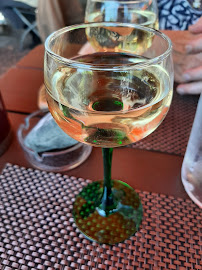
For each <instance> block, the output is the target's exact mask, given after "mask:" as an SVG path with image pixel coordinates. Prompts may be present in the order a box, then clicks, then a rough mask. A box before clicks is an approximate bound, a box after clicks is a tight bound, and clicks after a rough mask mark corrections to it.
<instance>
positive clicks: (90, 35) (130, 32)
mask: <svg viewBox="0 0 202 270" xmlns="http://www.w3.org/2000/svg"><path fill="white" fill-rule="evenodd" d="M86 36H87V39H88V42H89V43H90V44H91V46H92V48H93V49H94V50H95V51H98V52H126V53H127V52H133V53H134V54H136V55H140V54H142V53H144V52H146V51H147V49H149V48H150V47H151V45H152V42H153V38H154V35H153V33H152V32H149V31H146V30H142V29H141V30H140V29H138V28H136V29H133V28H128V27H116V26H115V27H104V26H103V27H89V28H86Z"/></svg>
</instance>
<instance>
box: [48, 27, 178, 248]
mask: <svg viewBox="0 0 202 270" xmlns="http://www.w3.org/2000/svg"><path fill="white" fill-rule="evenodd" d="M106 30H107V31H106ZM142 37H145V41H146V40H147V41H148V42H147V43H146V42H145V44H148V45H147V46H146V45H145V46H144V50H143V48H142V45H139V44H141V43H140V42H138V41H139V40H142ZM87 40H88V41H89V44H90V46H91V47H92V48H91V50H90V51H91V52H87V51H86V52H84V51H83V50H81V48H82V46H83V45H84V44H86V42H87ZM139 47H141V48H139ZM171 47H172V46H171V42H170V40H169V39H168V38H167V37H166V36H165V35H163V34H161V33H160V32H158V31H156V30H154V29H151V28H146V27H143V26H140V25H135V24H125V23H108V22H102V23H88V24H82V25H74V26H69V27H66V28H64V29H61V30H58V31H56V32H55V33H53V34H51V35H50V36H49V37H48V38H47V40H46V43H45V58H44V59H45V64H44V74H45V85H46V90H47V101H48V106H49V110H50V112H51V113H52V115H53V117H54V119H55V121H56V122H57V124H58V125H59V126H60V127H61V128H62V129H63V130H64V131H65V132H66V133H67V134H69V135H70V136H71V137H73V138H74V139H76V140H77V141H80V142H83V143H86V144H89V145H92V146H95V147H101V148H102V154H103V162H104V179H103V181H97V182H93V183H91V184H89V185H87V186H86V187H85V188H84V189H83V190H81V192H80V193H79V194H78V196H77V197H76V198H75V202H74V205H73V215H74V220H75V223H76V225H77V227H78V228H79V229H80V231H81V232H82V233H83V234H84V235H85V236H86V237H87V238H88V239H91V240H94V241H97V242H99V243H106V244H115V243H118V242H122V241H124V240H125V239H127V238H129V237H130V236H131V235H133V234H134V233H135V232H136V230H138V228H139V225H140V223H141V219H142V213H143V209H142V204H141V201H140V199H139V196H138V194H137V193H136V192H135V191H134V189H133V188H131V187H130V186H129V185H128V184H127V183H124V182H122V181H120V180H112V179H111V162H112V152H113V148H114V147H119V146H124V145H128V144H131V143H134V142H136V141H139V140H141V139H142V138H144V137H146V136H147V135H149V134H150V133H151V132H153V131H154V130H155V129H156V128H157V127H158V126H159V124H160V123H161V122H162V121H163V119H164V118H165V116H166V114H167V112H168V109H169V107H170V103H171V99H172V92H173V65H172V57H171V50H172V49H171ZM120 154H121V152H120ZM89 169H90V168H89ZM134 177H135V172H134Z"/></svg>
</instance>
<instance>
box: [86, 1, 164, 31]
mask: <svg viewBox="0 0 202 270" xmlns="http://www.w3.org/2000/svg"><path fill="white" fill-rule="evenodd" d="M85 22H124V23H136V24H141V25H144V26H147V27H151V28H155V29H158V27H159V26H158V8H157V3H156V0H126V1H124V0H88V1H87V5H86V12H85Z"/></svg>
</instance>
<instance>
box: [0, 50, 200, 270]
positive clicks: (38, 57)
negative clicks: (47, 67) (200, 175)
mask: <svg viewBox="0 0 202 270" xmlns="http://www.w3.org/2000/svg"><path fill="white" fill-rule="evenodd" d="M43 53H44V47H43V45H39V46H38V47H36V48H35V49H34V50H32V51H31V52H30V53H29V54H28V55H27V56H25V57H24V58H23V59H22V60H21V61H19V63H17V65H16V66H15V67H13V68H11V69H10V70H9V71H8V72H7V73H6V74H5V75H4V76H3V77H2V78H1V79H0V89H1V92H2V96H3V99H4V102H5V106H6V109H7V111H8V116H9V119H10V121H11V125H12V129H13V141H12V143H11V145H10V147H9V149H8V150H7V151H6V152H5V153H4V154H3V155H2V156H1V157H0V170H2V169H3V168H4V166H5V165H6V163H12V164H17V165H19V166H23V167H25V168H32V165H31V164H29V162H28V161H27V160H26V158H25V156H24V153H23V151H22V149H21V147H20V145H19V143H18V140H17V137H16V132H17V129H18V127H19V125H20V124H21V123H22V122H23V121H24V118H25V116H27V114H29V113H31V112H33V111H35V110H37V109H38V108H37V95H38V89H39V87H40V85H41V84H42V83H43ZM182 161H183V156H181V155H176V154H168V153H162V152H158V151H148V150H141V149H133V148H128V147H122V148H117V149H115V150H114V155H113V162H112V177H113V178H114V179H121V180H123V181H125V182H127V183H128V184H129V185H131V186H132V187H133V188H135V189H138V190H140V191H144V192H146V193H144V192H143V193H144V194H147V195H145V196H148V197H147V198H146V202H147V203H148V205H147V203H146V205H145V207H146V208H148V207H149V208H148V211H149V212H148V213H152V214H151V217H152V216H154V215H157V216H158V215H160V216H158V219H157V220H156V219H155V220H153V221H152V219H151V218H150V217H149V218H148V220H149V222H151V223H149V224H150V225H148V224H147V223H145V224H146V225H145V226H146V227H145V228H146V229H144V230H142V231H141V232H140V233H139V234H137V238H134V241H133V242H132V244H130V243H129V242H127V241H126V243H125V244H120V245H119V246H117V247H114V248H112V247H106V246H103V247H99V245H97V244H93V245H92V246H91V245H90V244H89V241H88V240H86V239H83V238H82V240H81V238H80V237H82V236H80V235H79V232H77V231H76V232H72V231H71V233H70V235H69V236H68V235H67V234H65V236H64V239H63V240H62V239H61V237H63V236H61V235H60V237H59V236H58V237H59V238H58V239H57V241H59V242H57V241H56V240H55V241H56V242H57V245H56V242H54V243H55V245H56V246H57V248H55V249H56V251H55V249H54V252H56V253H54V252H53V250H52V248H53V247H52V246H51V245H49V241H50V239H53V237H55V232H56V234H57V235H59V231H58V230H59V228H60V229H61V228H63V227H60V226H62V225H61V224H59V225H57V224H58V223H57V222H58V215H57V212H54V213H55V214H53V215H54V218H55V219H54V222H55V224H56V225H54V226H53V227H51V226H52V225H50V224H49V223H46V222H48V221H46V220H45V221H43V220H42V221H41V222H42V223H41V225H39V223H40V220H38V222H39V223H36V224H35V225H36V226H39V227H34V226H35V225H33V222H32V219H30V216H29V217H28V216H25V219H26V220H27V221H23V222H25V223H26V224H25V225H23V224H20V225H19V226H22V227H23V226H25V227H24V233H25V235H26V234H27V237H28V236H29V237H31V238H29V237H28V238H27V239H28V240H29V241H28V242H29V243H27V242H26V241H25V240H23V239H24V238H23V235H20V238H19V239H21V240H22V241H25V243H26V245H28V244H29V246H26V245H25V243H24V242H23V243H24V246H22V247H19V246H18V245H19V244H18V243H17V242H15V241H14V242H12V243H10V244H7V246H8V247H7V249H5V248H4V247H1V246H0V254H1V252H2V254H3V255H2V256H6V252H8V251H9V252H11V253H12V249H13V248H16V252H18V253H19V254H20V255H19V256H21V257H23V255H21V254H23V252H24V250H25V251H26V252H28V255H29V256H28V255H27V256H28V259H27V260H28V262H27V263H28V264H27V265H28V267H34V262H35V261H34V262H33V260H34V259H33V258H36V262H35V263H36V264H35V267H36V265H38V266H39V268H37V269H78V268H77V267H79V266H78V265H79V264H86V263H87V264H88V266H83V268H81V269H97V268H95V267H98V268H100V269H111V270H114V269H136V268H134V267H137V266H139V263H140V264H141V267H142V268H138V269H156V270H157V269H158V270H160V269H166V268H165V267H169V265H170V262H171V261H172V260H173V258H174V259H175V258H176V260H175V262H176V263H177V264H175V263H174V264H175V265H180V264H181V263H182V261H183V256H182V255H180V254H184V253H183V252H185V251H186V250H181V249H180V250H181V251H180V253H179V254H177V255H176V254H175V255H173V256H174V257H172V256H171V257H172V258H171V257H170V258H169V259H167V262H166V260H165V261H160V262H159V261H158V256H159V257H161V256H164V255H163V254H165V252H168V254H169V252H170V253H172V252H173V250H175V245H173V242H172V241H174V240H172V239H175V237H177V239H178V236H180V235H178V231H176V235H175V230H174V236H172V234H171V236H169V237H168V239H167V236H166V233H167V232H168V231H169V228H170V227H169V226H168V227H166V226H167V225H166V221H165V220H164V218H165V216H166V212H167V211H168V212H169V211H170V210H166V208H165V209H164V206H165V207H166V204H167V203H168V202H169V200H171V205H175V203H176V202H177V205H178V206H179V209H178V210H179V211H176V212H175V217H174V219H173V220H174V221H172V222H175V223H174V224H176V226H178V225H179V224H181V223H180V218H179V216H180V214H181V211H182V212H183V211H185V213H183V215H185V216H183V218H184V219H185V221H186V215H188V216H189V217H190V216H191V214H192V212H193V209H195V208H194V207H195V206H194V205H193V204H192V202H191V201H190V200H188V201H186V203H187V204H188V205H189V204H190V205H191V206H189V207H188V210H183V209H184V208H183V209H182V210H180V209H181V208H180V207H185V208H186V206H185V201H184V200H187V199H188V196H187V194H186V192H185V190H184V188H183V185H182V183H181V174H180V172H181V166H182ZM102 170H103V168H102V160H101V149H99V148H94V149H93V151H92V153H91V155H90V157H89V158H88V159H87V160H86V161H85V162H84V163H83V164H82V165H80V166H79V167H77V168H76V169H73V170H71V171H68V172H66V173H65V174H66V175H68V179H73V180H75V181H77V180H76V179H75V177H76V178H78V179H80V178H82V179H90V180H92V181H94V180H97V179H102V173H103V172H102ZM21 171H22V172H23V171H24V169H23V168H22V169H18V167H17V168H16V172H17V173H21ZM8 173H9V168H8ZM6 174H7V172H6ZM36 174H37V175H39V179H40V177H41V174H40V172H37V173H36ZM71 176H72V177H71ZM54 177H55V176H54ZM58 177H59V179H60V181H63V180H64V179H66V178H63V176H61V175H59V176H58ZM64 177H66V176H64ZM9 179H10V178H9ZM34 179H35V178H34ZM54 179H55V178H54ZM61 179H63V180H61ZM3 180H4V184H5V185H7V183H6V178H3ZM8 181H9V180H8ZM22 181H24V180H23V179H22ZM33 181H35V180H33ZM36 181H37V180H36ZM78 181H80V180H78ZM23 183H24V182H23ZM49 184H50V185H51V183H49ZM37 185H40V182H37ZM11 186H12V185H11ZM17 186H19V184H18V185H17ZM6 188H8V187H7V186H6ZM72 188H74V187H72ZM15 192H16V191H14V193H15ZM21 192H23V191H21ZM14 193H13V194H14ZM155 193H157V194H164V195H160V197H161V198H163V199H162V200H164V199H165V204H164V203H163V204H162V206H161V208H158V207H157V208H155V207H154V208H152V205H151V202H150V200H154V201H158V198H159V197H158V195H157V194H156V195H155ZM23 194H24V193H23ZM25 195H26V194H24V195H22V196H25ZM166 195H168V196H172V197H166ZM58 196H59V194H58ZM0 197H1V194H0ZM2 198H4V200H5V202H6V204H8V203H9V201H8V200H7V197H6V195H5V194H3V195H2ZM148 198H150V199H148ZM168 198H170V199H168ZM175 198H176V199H175ZM38 199H40V198H38ZM18 200H21V198H20V197H18ZM60 200H61V199H60ZM21 203H22V204H23V202H21ZM43 203H44V202H43V198H42V199H41V201H40V202H39V203H38V204H39V208H37V210H36V212H38V213H40V214H39V219H40V217H41V216H42V215H43V213H45V214H47V212H46V211H48V210H47V209H46V210H44V211H45V212H41V210H40V209H45V207H46V206H44V204H43ZM63 204H64V202H63ZM181 204H182V205H181ZM40 205H42V206H40ZM47 206H48V207H50V203H48V205H47ZM22 207H24V206H22ZM30 207H31V206H29V207H28V208H27V210H26V209H25V208H26V207H25V208H23V209H24V210H23V212H22V214H23V213H24V212H26V211H27V212H26V213H28V214H29V211H30ZM36 207H37V205H36ZM40 207H42V208H40ZM51 207H52V206H51ZM55 207H56V210H57V209H59V208H58V207H59V205H58V204H57V203H56V206H55ZM70 207H71V203H70ZM190 207H192V208H190ZM9 209H10V206H8V212H9V211H10V210H9ZM51 209H52V208H51ZM65 209H67V208H65ZM159 209H160V211H161V210H162V211H163V214H162V213H160V214H158V213H159ZM189 209H191V210H189ZM16 211H17V210H16ZM52 211H54V209H52ZM62 211H63V210H62V208H60V209H59V212H62ZM67 211H69V210H68V209H67ZM186 211H187V212H186ZM9 213H10V212H9ZM9 213H8V214H9ZM169 213H170V212H169ZM193 213H195V215H196V216H197V211H195V212H193ZM30 215H32V216H33V217H35V218H34V220H36V218H37V217H36V216H34V215H35V213H34V212H33V213H31V214H30ZM164 215H165V216H164ZM178 215H179V216H178ZM67 216H68V217H69V212H68V213H67ZM49 218H51V217H49ZM161 218H163V221H162V222H163V225H162V226H163V227H162V228H163V229H162V228H160V227H158V225H155V224H158V222H159V220H160V219H161ZM62 219H63V220H64V219H65V216H62ZM20 220H23V219H22V216H21V219H20ZM148 220H147V222H148ZM178 221H179V224H178ZM16 222H17V221H16ZM43 222H45V223H43ZM68 222H69V221H68V220H66V219H65V221H64V224H63V225H65V224H66V225H65V226H67V227H68V226H69V228H70V227H71V226H73V227H71V230H72V228H74V225H72V224H73V223H71V222H73V221H71V217H70V223H71V226H70V224H69V223H68ZM156 222H157V223H156ZM164 222H165V223H164ZM186 222H187V224H188V225H187V224H186V226H185V227H186V228H189V227H188V226H189V225H190V224H191V223H190V222H189V219H188V220H187V221H186ZM1 224H2V223H1V222H0V225H1ZM44 224H45V225H44ZM51 224H53V222H52V223H51ZM68 224H69V225H68ZM151 224H153V225H151ZM9 226H11V225H8V227H9ZM26 226H27V227H26ZM40 226H42V228H41V229H40ZM44 226H45V228H46V230H45V231H44ZM57 226H59V227H57ZM155 226H157V230H160V231H161V230H165V233H164V234H161V233H159V232H160V231H158V232H157V234H159V236H158V237H157V236H155V237H154V239H153V238H151V235H152V233H153V234H154V233H156V232H155V229H154V227H155ZM170 226H171V225H170ZM174 226H175V225H174ZM179 226H180V225H179ZM182 226H184V224H182ZM193 226H194V227H195V226H199V225H197V224H196V225H195V223H194V225H193ZM0 227H1V226H0ZM164 227H165V228H164ZM9 228H10V227H9ZM148 228H149V231H148ZM4 229H5V228H4V227H2V228H1V230H3V232H4V234H3V235H4V237H5V238H4V239H7V238H8V237H9V231H8V232H7V231H4ZM171 229H172V228H171ZM22 230H23V229H22ZM29 230H31V231H29ZM38 230H39V231H38ZM51 230H53V232H54V233H53V235H52V233H51ZM63 230H66V229H65V228H64V229H63ZM187 230H188V229H187ZM36 231H37V232H39V234H37V232H36ZM42 232H43V233H42ZM46 232H47V235H46ZM57 232H58V233H57ZM65 232H66V231H65ZM20 233H21V232H19V234H20ZM29 233H30V234H29ZM49 233H50V235H49ZM32 235H33V239H32ZM34 235H35V236H36V237H34ZM51 235H52V236H51ZM163 235H164V236H163ZM182 235H185V238H183V237H181V238H180V240H179V239H178V240H179V241H178V242H176V241H177V240H176V241H174V243H175V244H176V243H178V244H176V245H180V247H181V246H183V243H184V242H183V241H185V240H186V235H187V232H185V234H182ZM12 237H14V236H12ZM40 237H42V238H40ZM49 237H50V239H49ZM51 237H52V238H51ZM68 237H70V238H68ZM138 237H139V238H138ZM145 237H146V238H145ZM161 237H165V239H164V238H161ZM170 237H171V238H170ZM172 237H174V238H172ZM187 237H190V236H187ZM35 238H36V241H35V240H34V239H35ZM12 239H13V238H12ZM12 239H11V240H12ZM47 239H49V240H47ZM137 239H139V240H138V241H140V242H138V241H137ZM146 239H151V242H147V240H146ZM162 239H164V240H165V241H166V239H167V241H168V240H169V239H171V240H169V241H170V242H169V243H170V244H169V245H170V246H169V248H168V246H166V247H167V249H165V250H164V248H165V246H164V240H162ZM183 239H184V240H183ZM195 239H196V238H194V240H195ZM154 240H155V241H157V242H158V245H159V249H158V247H156V248H155V246H156V245H157V242H155V241H154ZM191 240H192V241H194V240H193V238H192V239H191ZM5 241H6V240H5ZM60 241H62V242H60ZM65 241H66V242H65ZM80 241H81V242H80ZM145 241H146V242H145ZM180 241H182V242H180ZM161 242H162V246H161V244H160V243H161ZM16 243H17V244H16ZM43 243H44V244H43ZM61 243H63V244H61ZM128 243H129V246H127V244H128ZM136 243H137V246H136V247H134V246H135V244H136ZM192 243H193V242H192ZM15 244H16V245H17V246H15ZM34 245H36V247H33V246H34ZM68 245H69V246H68ZM74 245H76V246H74ZM138 245H139V246H140V247H142V251H141V252H140V251H139V249H138V247H139V246H138ZM142 245H143V246H142ZM149 245H150V247H151V246H153V245H154V248H152V249H153V250H154V252H152V250H150V249H149ZM63 247H64V249H63ZM195 247H197V245H195ZM23 248H24V250H23ZM36 248H37V250H36ZM46 248H47V250H49V254H52V255H51V256H50V257H48V255H47V253H46ZM60 248H61V250H60ZM68 248H70V249H68ZM79 248H81V249H79ZM119 248H120V249H119ZM127 248H129V250H130V254H133V256H138V257H137V258H138V259H137V258H136V262H135V257H132V258H133V259H134V261H133V259H132V262H130V263H131V264H132V265H133V266H131V265H130V266H129V265H128V266H125V263H126V262H127V264H129V262H128V261H127V260H129V259H130V258H131V257H130V256H129V255H128V256H129V258H128V257H127V256H126V257H124V256H125V255H123V254H124V252H126V251H127V250H128V249H127ZM161 248H162V249H163V251H165V252H164V253H163V252H160V251H161V250H162V249H161ZM38 249H39V250H41V254H42V257H43V259H42V257H41V258H39V253H40V252H39V253H37V252H38V251H39V250H38ZM77 249H79V252H81V253H77ZM34 250H36V252H35V251H34ZM87 250H89V252H87ZM92 250H94V251H92ZM124 250H125V251H124ZM143 250H144V251H145V250H147V252H146V253H147V254H146V253H144V252H143ZM148 250H150V251H151V254H150V255H148V254H149V253H148V252H149V251H148ZM171 250H172V251H171ZM197 250H198V249H197V248H196V252H195V253H194V255H193V256H196V260H198V261H199V258H200V257H197V256H199V255H198V251H197ZM120 251H121V252H123V253H120ZM192 251H193V249H192ZM34 252H35V253H34ZM61 252H62V253H63V252H64V254H65V255H64V254H63V255H62V254H61ZM82 252H83V253H82ZM104 252H107V254H108V255H106V256H105V253H104ZM131 252H134V253H131ZM159 252H160V253H159ZM18 253H17V254H18ZM142 253H143V254H146V255H148V256H153V255H155V256H156V257H155V258H157V261H155V260H156V259H154V261H152V260H149V258H150V257H148V260H149V261H148V263H149V264H150V263H151V265H155V264H156V265H157V268H155V267H154V268H149V267H150V266H148V265H149V264H144V260H146V257H145V259H144V260H143V257H141V254H142ZM188 253H189V251H187V254H188ZM17 254H15V255H16V256H17ZM30 254H31V255H30ZM33 254H35V255H33ZM37 254H38V255H37ZM80 254H83V257H82V258H83V259H81V260H80V261H79V260H78V259H77V256H80ZM98 254H103V257H102V259H99V258H98V259H97V260H98V261H94V259H95V258H97V257H96V256H98ZM115 254H116V256H117V257H116V256H114V257H113V255H115ZM127 254H128V253H127ZM134 254H136V255H134ZM152 254H153V255H152ZM166 254H167V253H166ZM146 255H145V256H146ZM157 255H158V256H157ZM171 255H172V254H171ZM13 256H14V255H13ZM16 256H15V261H14V262H13V263H12V265H14V266H15V267H17V268H18V267H19V261H18V259H16V258H17V257H16ZM57 256H59V257H58V260H59V258H64V257H63V256H67V257H65V258H67V260H66V261H65V260H64V259H63V260H62V259H61V260H60V264H57V262H54V263H55V264H54V265H55V266H54V267H55V268H51V267H50V268H43V266H42V263H44V265H46V266H47V267H48V266H50V265H51V260H52V259H55V258H56V257H57ZM60 256H62V257H60ZM75 256H76V257H75ZM99 256H100V255H99ZM110 256H112V257H110ZM119 256H121V257H120V258H122V259H120V261H119V259H117V258H119ZM131 256H132V255H131ZM165 256H167V255H165ZM176 256H177V257H176ZM25 257H26V256H25ZM178 257H179V260H178V259H177V258H178ZM9 258H10V257H9ZM113 258H114V259H113ZM161 258H162V257H161ZM194 258H195V257H194ZM191 259H192V261H191V262H189V265H188V266H190V265H191V266H192V263H193V257H191ZM68 260H70V261H71V260H73V262H72V261H71V262H69V264H68V263H67V261H68ZM113 260H115V262H114V261H113ZM117 260H118V261H117ZM20 261H21V264H22V265H25V264H26V258H25V259H22V258H21V259H20ZM112 261H113V265H112V264H111V266H110V267H111V268H106V266H103V262H105V264H107V265H110V263H111V262H112ZM198 261H197V262H196V263H195V261H194V267H197V268H195V269H200V268H199V267H200V266H199V265H198ZM0 262H1V261H0ZM95 262H97V264H96V263H95ZM37 263H38V264H37ZM40 263H41V264H40ZM62 263H66V264H65V265H69V266H70V267H69V266H67V268H60V267H62V266H61V265H62ZM8 264H9V265H10V264H11V262H10V261H9V260H7V261H4V265H8ZM96 265H97V266H96ZM145 265H146V266H145ZM188 266H187V267H188ZM191 266H190V267H191ZM15 267H14V268H12V267H11V269H17V268H15ZM40 267H41V268H40ZM44 267H45V266H44ZM93 267H94V268H93ZM123 267H124V268H123ZM125 267H126V268H125ZM144 267H145V268H144ZM161 267H162V268H161ZM163 267H164V268H163ZM8 269H10V268H8ZM21 269H36V268H26V266H24V268H21ZM79 269H80V268H79ZM167 269H168V268H167ZM172 269H177V268H172ZM181 269H183V270H184V269H192V268H181Z"/></svg>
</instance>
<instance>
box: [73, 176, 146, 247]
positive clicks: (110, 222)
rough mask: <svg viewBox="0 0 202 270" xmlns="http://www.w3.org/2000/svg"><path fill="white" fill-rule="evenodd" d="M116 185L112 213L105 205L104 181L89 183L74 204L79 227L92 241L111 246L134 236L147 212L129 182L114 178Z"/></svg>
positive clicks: (113, 183) (74, 212) (113, 189)
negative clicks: (103, 201) (144, 211)
mask: <svg viewBox="0 0 202 270" xmlns="http://www.w3.org/2000/svg"><path fill="white" fill-rule="evenodd" d="M112 185H113V186H112V193H113V200H114V205H113V207H112V208H111V209H110V211H109V212H108V213H106V211H104V210H103V208H102V205H101V198H102V194H103V181H98V182H93V183H91V184H88V185H87V186H86V187H85V188H84V189H83V190H82V191H81V192H80V193H79V195H78V196H77V197H76V200H75V202H74V207H73V214H74V220H75V222H76V225H77V227H78V228H79V230H80V231H81V232H82V233H83V234H84V235H85V236H86V237H87V238H88V239H90V240H94V241H96V242H98V243H105V244H110V245H112V244H115V243H119V242H122V241H124V240H125V239H128V238H129V237H130V236H131V235H133V234H134V233H135V232H136V231H137V230H138V228H139V225H140V223H141V220H142V213H143V210H142V204H141V201H140V199H139V196H138V194H137V193H136V192H135V191H134V190H133V189H132V188H131V187H130V186H129V185H127V184H126V183H124V182H121V181H118V180H113V181H112Z"/></svg>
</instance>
